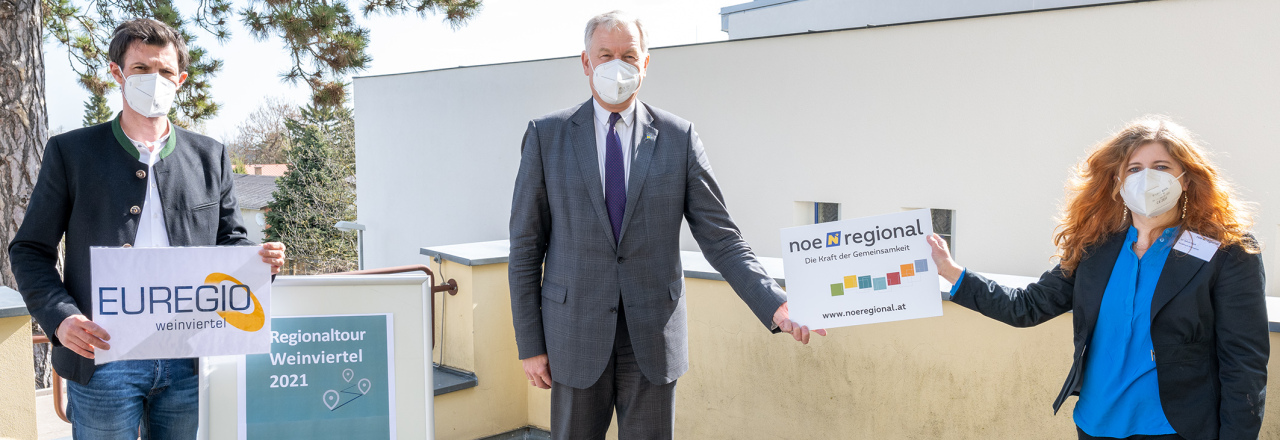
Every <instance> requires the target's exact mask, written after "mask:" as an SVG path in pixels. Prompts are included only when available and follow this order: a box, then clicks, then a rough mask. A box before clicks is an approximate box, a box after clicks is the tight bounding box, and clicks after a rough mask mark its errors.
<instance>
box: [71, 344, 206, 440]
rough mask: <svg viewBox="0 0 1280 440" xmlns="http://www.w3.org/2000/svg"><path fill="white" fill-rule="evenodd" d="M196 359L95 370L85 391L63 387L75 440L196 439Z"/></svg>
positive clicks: (74, 385)
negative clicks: (139, 435)
mask: <svg viewBox="0 0 1280 440" xmlns="http://www.w3.org/2000/svg"><path fill="white" fill-rule="evenodd" d="M195 363H196V361H195V360H194V359H163V360H143V361H116V362H111V363H109V364H105V365H99V366H98V368H97V369H96V370H95V371H94V373H93V378H92V379H90V380H89V383H88V384H87V385H81V384H79V383H76V382H74V381H67V385H68V386H67V398H68V399H69V402H68V403H67V418H69V419H71V435H72V437H73V438H75V439H76V440H81V439H85V440H115V439H129V440H135V439H137V438H138V434H139V433H141V434H142V438H143V439H151V438H155V439H165V440H168V439H194V438H196V427H197V425H198V424H199V421H200V378H199V377H198V376H196V370H195Z"/></svg>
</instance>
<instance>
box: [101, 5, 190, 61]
mask: <svg viewBox="0 0 1280 440" xmlns="http://www.w3.org/2000/svg"><path fill="white" fill-rule="evenodd" d="M134 41H140V42H143V43H146V44H149V45H152V46H156V47H165V46H168V45H170V44H172V45H173V49H174V51H176V52H178V71H179V72H186V71H187V63H189V62H191V55H190V54H188V53H187V42H186V41H183V40H182V36H181V35H179V34H178V31H176V30H174V29H173V28H171V27H169V25H166V24H164V23H161V22H158V21H155V20H152V19H150V18H139V19H136V20H129V21H126V22H124V23H120V26H116V30H115V32H113V33H112V36H111V48H110V51H109V52H107V55H108V56H110V57H111V62H113V63H116V65H119V66H120V68H121V70H123V69H124V53H125V52H126V51H128V50H129V46H130V45H132V44H133V42H134Z"/></svg>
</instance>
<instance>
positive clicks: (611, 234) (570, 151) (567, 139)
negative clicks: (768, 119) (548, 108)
mask: <svg viewBox="0 0 1280 440" xmlns="http://www.w3.org/2000/svg"><path fill="white" fill-rule="evenodd" d="M585 39H586V50H584V51H583V52H582V68H583V73H585V74H586V76H587V77H588V83H589V84H590V87H591V93H592V99H591V100H588V101H587V102H584V103H582V104H580V105H577V106H574V107H572V108H569V109H565V110H561V111H558V112H555V113H551V114H549V115H546V116H543V117H541V118H538V119H535V120H533V121H531V122H530V123H529V126H528V129H527V130H526V131H525V135H524V142H523V145H522V147H521V148H522V151H521V160H520V172H519V175H518V176H517V177H516V184H515V195H514V198H513V201H512V207H511V225H510V228H511V229H510V231H511V259H510V282H511V310H512V315H513V319H514V323H515V333H516V343H517V346H518V348H519V355H520V358H521V359H522V361H523V364H524V370H525V374H526V375H527V376H528V378H529V382H530V384H532V385H534V386H537V387H540V388H550V389H551V433H552V435H553V436H554V437H555V438H558V439H584V438H586V439H596V438H604V434H605V432H606V431H607V430H608V428H609V423H610V418H611V417H612V415H613V412H614V409H615V408H616V410H617V415H618V425H619V426H618V427H619V435H620V437H621V438H623V439H630V438H656V439H661V438H672V436H673V431H674V427H675V412H674V405H675V385H676V379H678V378H679V377H680V376H681V375H682V374H684V372H685V371H687V370H688V369H689V356H688V335H687V329H686V324H685V300H684V281H683V278H682V276H683V270H682V268H681V265H680V224H681V222H682V221H684V220H685V219H687V220H688V221H689V228H690V230H691V231H692V232H693V236H694V238H695V239H697V241H698V245H699V246H700V247H701V248H702V253H703V255H705V256H706V258H707V261H709V262H710V263H711V264H712V266H714V267H715V268H716V270H718V271H719V272H720V273H721V274H722V275H723V276H724V278H725V280H726V281H728V282H729V284H730V285H731V286H732V287H733V289H734V291H736V292H737V293H738V296H740V297H741V298H742V300H743V301H744V302H745V303H746V304H747V305H748V306H749V307H750V308H751V310H752V312H754V314H755V316H756V318H757V319H759V320H760V322H761V324H763V325H764V326H765V327H766V328H768V329H770V330H772V331H775V332H777V331H782V332H789V333H791V334H792V336H793V337H794V338H795V339H796V340H797V341H801V342H804V343H808V341H809V329H808V328H807V327H805V326H801V325H798V324H796V323H794V322H792V321H791V320H790V319H789V314H788V312H787V305H786V301H787V299H786V294H785V293H783V292H782V289H781V288H780V287H779V286H778V285H777V283H775V282H774V281H773V279H771V278H770V277H769V276H768V275H767V274H766V273H765V271H764V269H763V268H762V267H761V266H760V263H759V262H758V261H757V260H756V258H755V255H754V254H753V253H752V251H751V248H750V246H748V245H747V243H746V242H745V241H744V240H743V239H742V235H741V233H740V232H739V231H738V228H737V226H735V225H734V223H733V219H731V218H730V217H729V213H728V211H727V210H726V208H725V204H724V197H723V196H722V195H721V194H720V188H719V186H718V185H717V184H716V181H715V178H714V176H713V175H712V173H711V166H710V164H709V163H708V161H707V157H706V155H705V154H704V152H703V149H702V143H701V142H700V141H699V140H698V135H697V133H695V132H694V130H693V124H691V123H689V122H688V121H685V120H683V119H681V118H680V117H678V116H675V115H673V114H671V113H667V112H665V111H662V110H659V109H657V108H655V107H653V106H651V105H648V104H646V103H643V102H640V101H639V100H638V99H637V98H636V92H637V91H638V90H639V87H640V83H641V82H642V81H643V78H644V72H645V69H647V68H648V65H649V54H648V46H647V45H646V41H645V33H644V28H643V26H642V25H641V23H640V21H639V20H637V19H635V18H632V17H630V16H628V15H626V14H624V13H622V12H620V11H614V12H609V13H606V14H602V15H600V16H597V17H594V18H592V19H591V20H590V21H589V22H588V23H587V27H586V34H585ZM816 332H817V333H819V334H825V332H824V331H822V330H818V331H816ZM553 382H554V385H553Z"/></svg>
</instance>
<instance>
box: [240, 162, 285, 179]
mask: <svg viewBox="0 0 1280 440" xmlns="http://www.w3.org/2000/svg"><path fill="white" fill-rule="evenodd" d="M287 172H289V164H287V163H269V164H259V165H245V166H244V173H245V174H253V175H255V176H283V175H284V173H287Z"/></svg>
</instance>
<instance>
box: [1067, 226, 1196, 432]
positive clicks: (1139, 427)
mask: <svg viewBox="0 0 1280 440" xmlns="http://www.w3.org/2000/svg"><path fill="white" fill-rule="evenodd" d="M1177 229H1178V228H1169V229H1165V230H1164V233H1162V234H1160V238H1158V239H1156V241H1155V242H1154V243H1152V244H1151V247H1150V248H1148V249H1147V252H1146V253H1144V254H1143V255H1142V258H1138V256H1137V254H1135V253H1134V252H1133V243H1134V242H1135V241H1137V238H1138V230H1137V229H1135V228H1134V227H1132V226H1130V227H1129V234H1128V236H1127V237H1126V238H1125V241H1124V246H1123V247H1122V248H1121V250H1120V256H1119V257H1118V258H1117V259H1116V265H1115V268H1114V269H1112V271H1111V279H1110V281H1108V282H1107V288H1106V290H1105V291H1104V292H1103V295H1102V307H1101V310H1100V311H1099V312H1098V323H1097V325H1096V326H1095V327H1094V330H1093V340H1092V341H1090V343H1089V345H1088V352H1086V353H1085V364H1084V374H1083V383H1082V384H1081V387H1080V399H1079V401H1077V402H1076V409H1075V412H1074V419H1075V422H1076V426H1079V427H1080V429H1081V430H1083V431H1084V432H1085V433H1086V434H1089V435H1091V436H1094V437H1117V438H1124V437H1129V436H1132V435H1138V434H1141V435H1161V434H1175V433H1176V432H1175V431H1174V430H1173V427H1172V426H1169V420H1168V419H1166V418H1165V416H1164V409H1163V408H1162V407H1161V405H1160V384H1159V382H1158V381H1157V377H1156V362H1155V351H1154V349H1153V348H1152V346H1151V298H1152V296H1153V295H1154V294H1155V290H1156V283H1157V282H1158V281H1159V280H1160V272H1161V271H1162V270H1163V269H1164V263H1165V260H1167V259H1168V258H1169V251H1170V249H1172V248H1173V244H1174V242H1175V241H1176V238H1177V237H1175V236H1174V234H1175V233H1176V231H1177Z"/></svg>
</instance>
